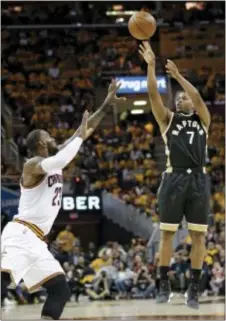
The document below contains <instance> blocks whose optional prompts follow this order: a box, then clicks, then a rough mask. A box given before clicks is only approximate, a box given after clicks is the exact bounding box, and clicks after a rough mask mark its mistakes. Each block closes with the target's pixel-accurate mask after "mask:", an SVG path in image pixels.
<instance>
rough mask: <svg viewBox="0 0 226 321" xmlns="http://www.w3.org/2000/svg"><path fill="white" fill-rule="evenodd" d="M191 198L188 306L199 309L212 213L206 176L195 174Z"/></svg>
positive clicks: (189, 202) (188, 206)
mask: <svg viewBox="0 0 226 321" xmlns="http://www.w3.org/2000/svg"><path fill="white" fill-rule="evenodd" d="M190 187H191V188H190V192H189V195H190V197H189V198H188V200H187V202H186V207H185V216H186V220H187V222H188V230H189V233H190V236H191V239H192V249H191V254H190V258H191V268H192V269H191V282H190V285H189V289H188V297H187V304H188V305H189V306H190V307H192V308H196V309H197V308H198V307H199V304H198V296H199V282H200V278H201V271H202V266H203V261H204V257H205V255H206V246H205V233H206V232H207V221H208V214H209V213H210V204H209V203H210V182H209V177H208V176H207V175H206V174H203V173H199V174H195V175H194V176H193V177H192V180H191V186H190Z"/></svg>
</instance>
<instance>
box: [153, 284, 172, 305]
mask: <svg viewBox="0 0 226 321" xmlns="http://www.w3.org/2000/svg"><path fill="white" fill-rule="evenodd" d="M171 297H172V293H171V286H170V282H169V281H168V280H162V281H160V287H159V294H158V296H157V299H156V303H167V302H170V299H171Z"/></svg>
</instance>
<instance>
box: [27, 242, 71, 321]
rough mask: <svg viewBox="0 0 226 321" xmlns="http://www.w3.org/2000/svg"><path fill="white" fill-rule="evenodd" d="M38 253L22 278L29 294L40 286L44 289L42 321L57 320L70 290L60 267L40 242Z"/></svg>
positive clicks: (45, 246)
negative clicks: (45, 291) (45, 295)
mask: <svg viewBox="0 0 226 321" xmlns="http://www.w3.org/2000/svg"><path fill="white" fill-rule="evenodd" d="M36 249H37V248H36ZM38 251H39V257H38V259H37V261H36V262H35V263H34V265H33V266H32V268H31V269H30V270H29V271H28V272H27V273H26V275H25V276H24V282H25V284H26V286H27V287H28V290H29V292H34V291H37V290H38V289H39V288H40V287H41V286H42V287H44V288H46V290H47V299H46V301H45V303H44V306H43V309H42V312H41V316H42V319H53V320H59V318H60V316H61V314H62V312H63V309H64V306H65V304H66V302H67V301H68V300H69V299H70V290H69V287H68V284H67V282H66V279H65V274H64V271H63V269H62V267H61V266H60V264H59V262H58V261H57V260H55V259H54V257H53V256H52V254H51V253H50V252H49V251H48V249H47V245H46V244H45V243H44V242H42V241H40V244H39V250H38Z"/></svg>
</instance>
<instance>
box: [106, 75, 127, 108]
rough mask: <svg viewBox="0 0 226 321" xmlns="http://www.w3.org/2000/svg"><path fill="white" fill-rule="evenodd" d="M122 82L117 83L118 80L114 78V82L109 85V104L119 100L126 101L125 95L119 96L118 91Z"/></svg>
mask: <svg viewBox="0 0 226 321" xmlns="http://www.w3.org/2000/svg"><path fill="white" fill-rule="evenodd" d="M120 86H121V84H120V83H117V82H116V80H115V79H114V80H112V82H111V83H110V85H109V87H108V95H107V98H106V100H107V102H108V103H109V104H115V103H117V102H119V101H125V100H126V98H125V97H117V95H116V93H117V91H118V90H119V88H120Z"/></svg>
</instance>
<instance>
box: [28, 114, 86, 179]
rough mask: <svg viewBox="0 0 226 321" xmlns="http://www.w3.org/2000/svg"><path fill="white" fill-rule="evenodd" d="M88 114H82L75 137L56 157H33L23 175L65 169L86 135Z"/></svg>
mask: <svg viewBox="0 0 226 321" xmlns="http://www.w3.org/2000/svg"><path fill="white" fill-rule="evenodd" d="M88 118H89V113H88V111H85V112H84V114H83V118H82V122H81V125H80V127H79V131H77V136H76V137H75V138H74V139H73V140H72V141H71V142H70V143H69V144H68V145H67V146H65V148H63V149H62V150H60V151H59V152H58V153H57V154H56V155H54V156H51V157H47V158H44V159H43V158H41V159H40V157H35V158H32V159H31V161H28V162H27V163H26V164H25V165H24V173H25V174H26V173H27V174H28V175H31V174H37V175H40V174H46V173H49V172H51V171H53V170H60V169H63V168H64V167H66V166H67V165H68V164H69V163H70V162H71V161H72V159H73V158H74V157H75V156H76V154H77V153H78V151H79V149H80V147H81V145H82V143H83V141H84V139H85V137H86V134H87V124H88Z"/></svg>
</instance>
